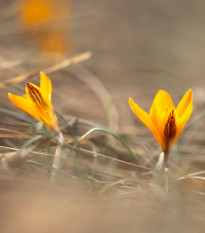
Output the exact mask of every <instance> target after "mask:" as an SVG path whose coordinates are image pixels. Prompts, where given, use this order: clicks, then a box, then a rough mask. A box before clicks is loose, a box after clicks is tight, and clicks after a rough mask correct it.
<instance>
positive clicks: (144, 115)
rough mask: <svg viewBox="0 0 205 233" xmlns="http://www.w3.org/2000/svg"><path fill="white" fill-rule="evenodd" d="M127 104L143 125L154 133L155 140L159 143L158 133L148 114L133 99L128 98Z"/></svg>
mask: <svg viewBox="0 0 205 233" xmlns="http://www.w3.org/2000/svg"><path fill="white" fill-rule="evenodd" d="M129 104H130V108H131V109H132V111H133V112H134V113H135V115H136V116H137V117H138V118H139V119H140V120H141V121H142V123H143V124H144V125H146V126H147V128H148V129H149V130H150V131H151V132H152V133H153V134H154V136H155V138H156V140H157V141H158V143H160V137H159V133H158V131H157V130H156V128H155V126H154V124H153V122H152V120H151V117H150V115H149V114H148V113H147V112H145V111H144V110H143V109H142V108H140V107H139V106H138V105H137V104H136V103H135V102H134V101H133V100H132V98H129Z"/></svg>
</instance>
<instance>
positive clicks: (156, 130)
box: [129, 89, 193, 163]
mask: <svg viewBox="0 0 205 233" xmlns="http://www.w3.org/2000/svg"><path fill="white" fill-rule="evenodd" d="M192 99H193V97H192V90H191V89H190V90H188V91H187V92H186V93H185V95H184V97H183V98H182V99H181V101H180V102H179V104H178V106H177V108H175V106H174V103H173V101H172V99H171V97H170V95H169V94H168V93H167V92H166V91H164V90H160V91H159V92H158V93H157V94H156V96H155V98H154V101H153V104H152V107H151V109H150V114H148V113H147V112H145V111H144V110H143V109H142V108H140V107H139V106H138V105H137V104H136V103H135V102H134V101H133V100H132V98H129V104H130V107H131V109H132V111H133V112H134V113H135V114H136V116H137V117H138V118H139V119H140V120H141V121H142V122H143V123H144V124H145V125H146V126H147V127H148V128H149V129H150V131H151V132H152V133H153V135H154V136H155V138H156V140H157V142H158V143H159V145H160V146H161V147H162V149H163V151H164V155H165V160H167V159H168V153H169V151H170V149H171V147H172V145H173V144H174V143H175V142H176V140H177V138H178V136H179V134H180V133H181V131H182V130H183V128H184V126H185V124H186V122H187V121H188V119H189V117H190V116H191V114H192V109H193V105H192ZM165 163H166V161H165Z"/></svg>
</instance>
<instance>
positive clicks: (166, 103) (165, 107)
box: [150, 90, 175, 121]
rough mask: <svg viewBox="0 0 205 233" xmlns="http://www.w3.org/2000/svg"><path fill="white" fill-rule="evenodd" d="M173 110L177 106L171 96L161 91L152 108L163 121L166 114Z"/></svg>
mask: <svg viewBox="0 0 205 233" xmlns="http://www.w3.org/2000/svg"><path fill="white" fill-rule="evenodd" d="M173 108H175V106H174V103H173V101H172V99H171V97H170V95H169V94H168V93H167V92H166V91H164V90H159V91H158V92H157V94H156V96H155V98H154V101H153V104H152V108H151V109H153V110H154V112H155V114H156V115H157V118H158V119H159V120H160V121H162V120H163V118H164V117H165V114H166V113H167V112H168V111H169V110H170V109H173ZM151 109H150V110H151Z"/></svg>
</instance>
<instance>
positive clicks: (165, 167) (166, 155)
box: [163, 151, 169, 193]
mask: <svg viewBox="0 0 205 233" xmlns="http://www.w3.org/2000/svg"><path fill="white" fill-rule="evenodd" d="M168 158H169V151H164V162H163V170H164V190H165V192H166V193H168V192H169V175H168V174H169V168H168Z"/></svg>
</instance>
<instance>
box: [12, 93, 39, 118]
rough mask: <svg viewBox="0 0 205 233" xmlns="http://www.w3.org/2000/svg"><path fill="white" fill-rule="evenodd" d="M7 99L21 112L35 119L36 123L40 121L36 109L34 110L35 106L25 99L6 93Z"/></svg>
mask: <svg viewBox="0 0 205 233" xmlns="http://www.w3.org/2000/svg"><path fill="white" fill-rule="evenodd" d="M8 97H9V99H10V101H11V102H12V103H13V104H14V105H15V106H16V107H17V108H19V109H21V110H22V111H24V112H26V113H28V114H29V115H31V116H33V117H34V118H36V119H37V120H38V121H41V120H40V115H39V111H38V109H36V107H35V105H34V104H33V103H32V102H31V101H30V100H29V99H28V98H26V97H21V96H17V95H13V94H11V93H8Z"/></svg>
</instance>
